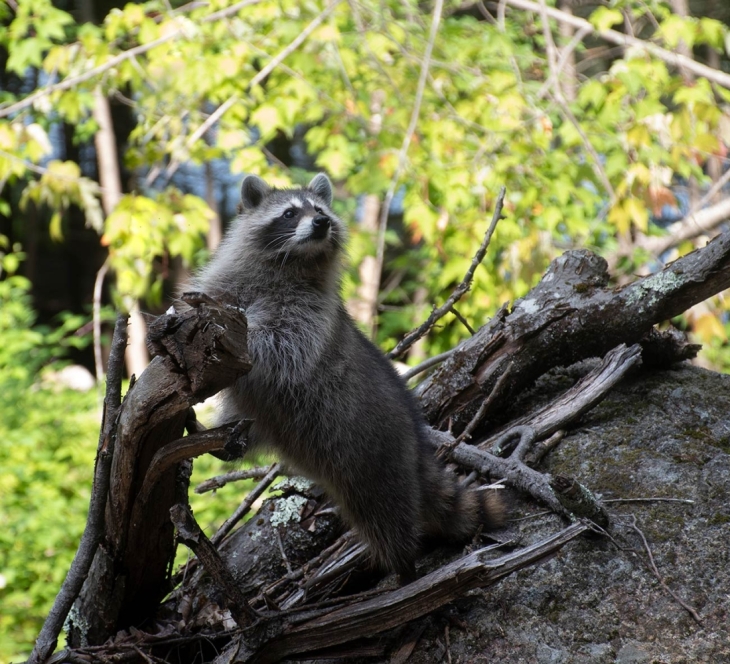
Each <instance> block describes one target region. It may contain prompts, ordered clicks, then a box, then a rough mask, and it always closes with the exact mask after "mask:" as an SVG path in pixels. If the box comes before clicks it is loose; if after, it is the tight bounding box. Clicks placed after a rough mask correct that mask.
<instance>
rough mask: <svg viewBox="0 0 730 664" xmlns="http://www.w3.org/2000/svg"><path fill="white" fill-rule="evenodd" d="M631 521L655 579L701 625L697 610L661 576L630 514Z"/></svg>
mask: <svg viewBox="0 0 730 664" xmlns="http://www.w3.org/2000/svg"><path fill="white" fill-rule="evenodd" d="M632 519H633V521H632V523H630V524H629V527H630V528H632V529H633V530H635V531H636V532H637V533H638V534H639V537H641V541H642V543H643V544H644V550H645V551H646V554H647V556H648V557H649V567H650V569H651V571H652V572H653V573H654V576H655V577H656V578H657V581H659V585H660V586H661V587H662V588H664V590H665V591H666V592H668V593H669V594H670V595H671V596H672V597H673V598H674V600H675V601H676V602H677V603H678V604H679V605H680V606H681V607H682V608H683V609H685V611H687V612H688V613H689V615H691V616H692V618H693V619H694V620H695V622H696V623H697V624H698V625H702V619H701V618H700V617H699V615H698V614H697V611H695V610H694V609H693V608H692V607H691V606H690V605H689V604H687V603H686V602H685V601H684V600H683V599H682V598H681V597H679V595H677V594H676V593H675V592H674V591H673V590H672V589H671V588H670V587H669V586H668V585H667V584H666V583H665V582H664V579H663V578H662V575H661V574H659V570H658V569H657V566H656V564H655V563H654V556H653V555H652V553H651V547H650V546H649V542H647V541H646V537H645V536H644V533H643V532H642V530H641V529H640V528H639V527H638V526H637V525H636V517H635V516H633V515H632Z"/></svg>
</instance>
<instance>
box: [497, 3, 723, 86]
mask: <svg viewBox="0 0 730 664" xmlns="http://www.w3.org/2000/svg"><path fill="white" fill-rule="evenodd" d="M501 2H504V3H505V4H507V5H510V6H511V7H516V8H517V9H524V10H526V11H530V12H535V13H537V14H540V13H541V9H540V4H539V3H537V2H532V0H501ZM545 12H546V14H547V15H548V16H549V17H550V18H553V19H555V20H556V21H561V22H563V23H569V24H570V25H572V26H573V27H574V28H576V29H577V30H581V31H585V32H586V34H590V35H595V36H597V37H600V38H602V39H605V40H606V41H607V42H611V43H612V44H616V45H618V46H623V47H629V46H633V47H636V48H640V49H643V50H645V51H648V52H649V53H651V55H653V56H654V57H655V58H658V59H659V60H662V61H664V62H666V63H667V64H669V65H672V66H673V67H677V68H678V69H685V70H687V71H690V72H692V73H693V74H697V75H698V76H703V77H704V78H706V79H707V80H709V81H712V82H713V83H717V84H718V85H721V86H722V87H724V88H727V89H730V74H726V73H725V72H722V71H720V70H718V69H713V68H712V67H708V66H707V65H703V64H701V63H699V62H696V61H694V60H692V59H690V58H687V57H685V56H683V55H680V54H679V53H673V52H672V51H668V50H666V49H664V48H662V47H661V46H657V45H656V44H652V43H651V42H647V41H644V40H643V39H637V38H636V37H632V36H630V35H625V34H622V33H621V32H617V31H616V30H598V29H596V28H595V27H594V26H593V25H592V24H591V23H590V22H588V21H586V20H585V19H583V18H580V17H578V16H573V15H572V14H568V13H567V12H564V11H561V10H559V9H555V8H553V7H545Z"/></svg>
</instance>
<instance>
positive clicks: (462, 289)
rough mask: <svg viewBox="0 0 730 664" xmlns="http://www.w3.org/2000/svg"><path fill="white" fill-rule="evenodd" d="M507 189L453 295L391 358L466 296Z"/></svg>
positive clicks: (408, 345)
mask: <svg viewBox="0 0 730 664" xmlns="http://www.w3.org/2000/svg"><path fill="white" fill-rule="evenodd" d="M505 191H506V190H505V188H504V187H502V188H501V189H500V190H499V195H498V196H497V201H496V203H495V204H494V214H493V215H492V221H491V223H490V224H489V228H488V229H487V232H486V233H485V234H484V239H483V240H482V243H481V245H479V249H477V252H476V254H474V258H472V261H471V265H470V266H469V269H468V270H467V271H466V274H465V275H464V278H463V279H462V280H461V283H460V284H459V285H458V286H457V287H456V288H455V289H454V290H453V292H452V293H451V295H449V298H448V300H446V302H444V304H442V305H441V306H440V307H439V308H438V309H434V310H433V311H432V312H431V314H430V315H429V317H428V318H427V319H426V320H425V321H424V322H423V323H422V324H421V325H420V326H419V327H418V328H416V329H415V330H413V331H412V332H409V333H408V334H407V335H406V336H405V337H404V338H403V339H401V340H400V341H399V342H398V344H397V345H396V347H395V348H394V349H393V350H391V351H390V352H389V353H388V354H387V357H388V358H389V359H391V360H392V359H395V358H396V357H400V356H401V355H403V353H405V352H406V351H407V350H408V349H409V348H410V347H411V346H412V345H413V344H414V343H416V341H418V340H419V339H420V338H421V337H422V336H423V335H424V334H427V333H428V331H429V330H430V329H431V328H432V327H433V326H434V325H435V324H436V322H437V321H438V320H440V319H441V318H443V316H445V315H446V314H447V313H449V311H451V310H452V307H453V306H454V305H455V304H456V303H457V302H458V301H459V300H460V299H461V298H462V297H463V296H464V293H466V292H467V291H468V290H469V288H470V287H471V282H472V281H473V279H474V272H475V271H476V269H477V267H478V266H479V264H480V263H481V262H482V261H483V260H484V257H485V256H486V254H487V247H489V242H490V241H491V239H492V235H493V234H494V229H495V228H496V227H497V223H498V222H499V220H500V219H501V218H502V205H503V204H504V195H505Z"/></svg>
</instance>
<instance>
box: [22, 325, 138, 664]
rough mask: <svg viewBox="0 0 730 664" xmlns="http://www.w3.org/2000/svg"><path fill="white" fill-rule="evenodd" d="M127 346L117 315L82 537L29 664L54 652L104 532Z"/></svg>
mask: <svg viewBox="0 0 730 664" xmlns="http://www.w3.org/2000/svg"><path fill="white" fill-rule="evenodd" d="M126 346H127V317H126V316H122V315H119V316H117V322H116V325H115V326H114V336H113V338H112V347H111V353H110V355H109V371H108V373H107V387H106V398H105V399H104V417H103V421H102V429H101V432H100V435H99V447H98V449H97V452H96V463H95V468H94V484H93V487H92V490H91V500H90V502H89V516H88V518H87V520H86V527H85V528H84V534H83V535H82V536H81V542H80V543H79V548H78V550H77V551H76V555H75V556H74V559H73V562H72V563H71V567H70V568H69V571H68V574H67V575H66V579H65V580H64V582H63V584H62V585H61V590H60V591H59V593H58V595H57V596H56V599H55V601H54V602H53V607H52V608H51V611H50V613H49V614H48V617H47V618H46V620H45V622H44V623H43V627H42V629H41V632H40V634H39V635H38V639H37V640H36V643H35V647H34V648H33V652H32V653H31V655H30V657H29V658H28V664H40V663H41V662H44V661H45V660H46V659H47V658H48V657H49V655H50V654H51V653H52V652H53V650H54V649H55V647H56V643H57V642H58V635H59V634H60V632H61V628H62V627H63V624H64V622H65V621H66V617H67V616H68V613H69V611H70V610H71V606H72V605H73V603H74V601H76V598H77V597H78V594H79V592H80V591H81V586H83V584H84V581H85V579H86V576H87V574H88V573H89V568H90V567H91V562H92V560H93V559H94V555H95V553H96V549H97V547H98V545H99V542H100V541H101V537H102V534H103V530H104V511H105V509H106V502H107V495H108V493H109V476H110V471H111V466H112V457H113V455H114V443H115V436H116V421H117V415H118V413H119V407H120V404H121V402H122V374H123V372H124V350H125V348H126Z"/></svg>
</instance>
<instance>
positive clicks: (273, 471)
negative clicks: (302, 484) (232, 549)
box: [210, 463, 281, 545]
mask: <svg viewBox="0 0 730 664" xmlns="http://www.w3.org/2000/svg"><path fill="white" fill-rule="evenodd" d="M280 472H281V464H279V463H275V464H274V465H273V466H271V468H269V472H268V473H266V475H265V476H264V478H263V479H262V480H261V481H260V482H259V483H258V484H257V485H256V486H255V487H254V488H253V490H252V491H251V492H250V493H249V494H248V495H247V496H246V498H244V500H243V502H242V503H241V504H240V505H239V506H238V508H237V509H236V511H235V512H234V513H233V514H232V515H231V516H230V517H229V518H228V519H226V521H225V522H224V523H223V525H222V526H221V527H220V528H219V529H218V530H217V532H216V533H215V535H213V537H211V538H210V541H211V542H213V544H215V545H217V544H220V542H221V541H222V540H223V538H224V537H225V536H226V535H227V534H228V533H229V532H231V530H232V529H233V526H235V525H236V524H237V523H238V522H239V521H240V520H241V519H243V517H244V516H246V514H248V512H249V510H250V509H251V507H252V505H253V504H254V503H255V502H256V500H258V499H259V498H260V496H261V494H262V493H263V492H264V491H266V489H268V488H269V487H270V486H271V483H272V482H273V481H274V480H275V479H276V478H277V476H278V475H279V473H280Z"/></svg>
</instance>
